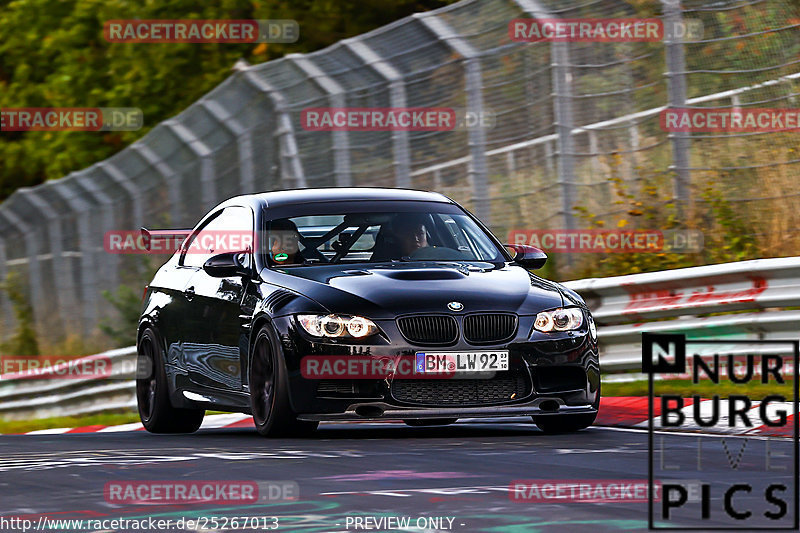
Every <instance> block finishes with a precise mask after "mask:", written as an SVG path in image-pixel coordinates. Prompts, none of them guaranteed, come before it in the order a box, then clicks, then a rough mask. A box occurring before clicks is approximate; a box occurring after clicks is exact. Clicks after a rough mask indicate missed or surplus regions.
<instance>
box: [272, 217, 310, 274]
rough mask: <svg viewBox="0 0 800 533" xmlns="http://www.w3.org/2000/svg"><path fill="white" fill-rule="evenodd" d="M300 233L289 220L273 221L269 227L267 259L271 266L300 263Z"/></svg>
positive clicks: (301, 258) (301, 256)
mask: <svg viewBox="0 0 800 533" xmlns="http://www.w3.org/2000/svg"><path fill="white" fill-rule="evenodd" d="M299 241H300V232H299V231H298V230H297V225H295V223H294V222H292V221H291V220H289V219H286V218H281V219H277V220H273V221H272V222H271V223H270V225H269V259H270V263H271V264H273V265H292V264H298V263H302V262H303V260H304V258H303V255H302V253H300V247H299V244H298V243H299Z"/></svg>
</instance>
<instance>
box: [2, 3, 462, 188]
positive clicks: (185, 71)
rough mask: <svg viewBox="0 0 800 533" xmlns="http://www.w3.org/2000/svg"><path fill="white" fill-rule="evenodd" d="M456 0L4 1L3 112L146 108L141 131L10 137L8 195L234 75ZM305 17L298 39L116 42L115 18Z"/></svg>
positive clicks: (124, 140)
mask: <svg viewBox="0 0 800 533" xmlns="http://www.w3.org/2000/svg"><path fill="white" fill-rule="evenodd" d="M451 2H452V0H343V1H339V2H331V1H329V0H299V1H297V0H292V1H289V0H276V1H268V2H261V1H258V0H210V1H208V2H196V1H194V0H170V1H169V2H138V1H133V0H106V1H102V2H101V1H99V0H59V1H56V2H54V1H52V0H14V1H11V0H0V109H1V108H19V107H138V108H140V109H142V111H143V112H144V116H145V127H144V128H143V129H141V130H140V131H137V132H106V133H97V132H5V133H2V134H0V201H2V200H3V199H4V198H6V197H8V196H9V195H10V194H11V193H12V192H14V190H16V189H17V188H19V187H25V186H33V185H37V184H39V183H42V182H43V181H45V180H48V179H57V178H61V177H63V176H65V175H67V174H68V173H69V172H71V171H74V170H79V169H82V168H85V167H88V166H90V165H92V164H93V163H96V162H97V161H101V160H103V159H105V158H107V157H109V156H111V155H113V154H114V153H116V152H118V151H119V150H121V149H122V148H124V147H125V146H127V145H129V144H130V143H132V142H133V141H135V140H137V139H138V138H140V137H141V136H143V135H144V134H145V133H147V131H149V129H150V128H152V127H153V126H155V125H156V124H158V123H159V122H161V121H162V120H165V119H167V118H169V117H171V116H174V115H176V114H177V113H179V112H180V111H182V110H183V109H185V108H186V107H188V106H189V105H190V104H191V103H192V102H194V101H195V100H197V99H198V98H200V97H201V96H202V95H203V94H205V93H207V92H208V91H210V90H211V89H213V88H214V87H215V86H217V85H218V84H219V83H221V82H222V81H223V80H224V79H225V78H226V77H228V76H229V75H230V74H231V67H232V66H233V65H234V63H235V62H236V61H237V60H238V59H240V58H243V59H245V60H247V61H248V62H249V63H251V64H255V63H261V62H264V61H268V60H270V59H274V58H276V57H281V56H283V55H285V54H286V53H290V52H310V51H313V50H317V49H319V48H322V47H325V46H327V45H330V44H333V43H335V42H336V41H339V40H340V39H343V38H346V37H351V36H354V35H358V34H361V33H364V32H366V31H369V30H371V29H374V28H377V27H379V26H382V25H385V24H387V23H389V22H392V21H394V20H396V19H398V18H402V17H404V16H406V15H410V14H412V13H414V12H418V11H425V10H428V9H432V8H437V7H441V6H443V5H445V4H448V3H451ZM279 18H280V19H295V20H297V21H298V22H299V24H300V39H299V41H298V42H296V43H292V44H263V43H254V44H134V43H109V42H107V41H106V40H105V39H104V37H103V24H104V22H105V21H107V20H114V19H279Z"/></svg>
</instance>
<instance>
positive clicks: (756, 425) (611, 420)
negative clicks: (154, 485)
mask: <svg viewBox="0 0 800 533" xmlns="http://www.w3.org/2000/svg"><path fill="white" fill-rule="evenodd" d="M701 402H702V403H701V407H700V415H701V417H702V418H703V419H704V420H707V419H709V418H710V416H711V409H712V403H711V401H710V400H701ZM727 403H728V402H727V400H720V409H719V410H720V416H719V420H718V421H717V423H716V424H715V425H714V427H711V428H704V427H700V426H698V425H693V424H689V423H687V422H684V423H683V424H682V425H681V427H679V428H675V429H677V430H681V431H698V432H704V433H722V434H734V435H762V436H779V437H791V436H792V432H793V424H794V415H793V414H791V413H792V412H793V409H794V408H793V405H792V403H791V402H772V403H770V404H769V406H768V407H767V408H766V413H767V416H768V418H769V419H770V420H774V419H777V415H776V413H777V412H778V411H779V410H784V411H785V412H786V413H787V423H786V425H785V426H779V427H769V426H766V425H761V424H760V421H761V418H760V415H759V409H760V404H761V402H758V401H754V402H753V403H752V406H751V409H750V410H749V411H746V414H747V416H748V419H749V420H750V421H751V422H752V424H753V425H752V426H745V425H743V424H742V421H741V419H740V418H739V417H737V418H736V420H735V424H734V425H733V426H729V425H728V406H727ZM693 409H694V406H693V404H692V400H691V399H688V398H685V399H684V407H683V409H682V410H683V412H684V414H685V415H686V421H689V420H692V410H693ZM660 414H661V405H660V403H659V402H655V404H654V405H653V415H654V417H655V418H654V419H653V427H654V428H656V429H660V425H661V419H660ZM470 420H472V421H480V420H481V419H477V418H473V419H470ZM494 420H498V419H492V421H494ZM484 421H488V420H484ZM648 422H649V420H648V402H647V398H646V397H639V396H631V397H628V396H619V397H610V398H601V400H600V414H599V415H598V417H597V421H596V422H595V425H596V426H615V427H626V428H641V429H646V428H647V427H648ZM336 423H337V424H342V423H345V424H352V423H353V422H336ZM364 423H372V424H375V423H379V424H392V425H395V424H402V422H399V421H380V422H368V421H365V422H364ZM328 424H330V422H328ZM223 428H253V417H252V416H250V415H245V414H240V413H231V414H223V415H208V416H206V417H205V419H204V420H203V424H202V425H201V426H200V429H223ZM127 431H144V427H142V424H140V423H138V422H137V423H134V424H122V425H119V426H85V427H78V428H57V429H42V430H38V431H31V432H29V433H25V435H60V434H68V433H118V432H127Z"/></svg>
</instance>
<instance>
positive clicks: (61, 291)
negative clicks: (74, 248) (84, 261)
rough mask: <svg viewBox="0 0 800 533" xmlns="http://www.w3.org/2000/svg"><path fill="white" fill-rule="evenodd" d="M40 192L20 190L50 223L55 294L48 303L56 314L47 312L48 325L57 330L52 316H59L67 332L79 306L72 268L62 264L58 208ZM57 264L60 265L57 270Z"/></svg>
mask: <svg viewBox="0 0 800 533" xmlns="http://www.w3.org/2000/svg"><path fill="white" fill-rule="evenodd" d="M38 191H39V189H35V190H34V189H32V188H29V187H23V188H21V189H19V191H18V192H19V194H20V196H21V197H23V198H25V201H26V202H28V203H29V204H30V205H31V206H32V207H33V208H34V210H35V211H37V212H38V213H41V214H42V217H43V219H45V220H46V221H47V222H46V227H47V237H48V240H49V241H50V242H49V244H50V248H49V250H48V252H49V255H50V261H51V265H52V271H53V278H54V279H53V285H55V294H54V295H49V298H48V302H49V303H51V304H52V308H51V309H52V310H53V311H55V313H52V314H51V313H48V315H47V316H48V319H47V322H48V324H49V325H50V331H51V332H52V330H53V329H58V326H57V325H56V324H54V323H53V322H52V321H51V320H50V317H52V316H57V317H59V318H60V324H59V325H60V326H61V327H62V331H63V332H66V331H67V330H68V329H69V328H70V327H71V326H72V323H71V322H72V320H71V319H72V318H74V309H75V307H76V303H77V301H76V299H75V297H74V296H75V294H74V292H73V288H74V287H70V285H72V280H73V276H72V269H71V265H69V263H63V264H59V262H60V261H61V258H62V256H63V252H64V249H63V242H64V239H63V234H62V232H61V228H62V224H61V220H60V217H59V216H58V214H57V213H56V210H55V208H54V207H53V206H51V205H50V202H48V201H47V200H45V199H44V198H42V197H41V195H39V194H38ZM56 265H58V267H57V266H56ZM53 296H55V298H53ZM54 326H55V328H54Z"/></svg>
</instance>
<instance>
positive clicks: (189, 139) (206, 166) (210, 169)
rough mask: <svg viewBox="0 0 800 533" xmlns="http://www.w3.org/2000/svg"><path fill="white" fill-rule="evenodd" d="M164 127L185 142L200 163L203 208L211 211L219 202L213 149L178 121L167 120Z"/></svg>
mask: <svg viewBox="0 0 800 533" xmlns="http://www.w3.org/2000/svg"><path fill="white" fill-rule="evenodd" d="M164 126H166V127H167V128H168V129H169V130H170V131H171V132H172V134H173V135H175V136H176V137H177V138H178V139H179V140H180V141H181V142H183V143H184V144H185V145H186V146H187V147H188V148H189V150H191V151H192V153H194V155H195V156H196V157H197V159H198V160H199V161H200V184H201V187H202V198H203V207H204V208H205V210H208V209H211V208H212V207H214V205H215V204H216V203H217V200H218V199H217V189H216V181H215V179H214V176H215V173H214V161H213V160H212V159H211V155H212V154H213V152H212V150H211V148H209V147H208V146H207V145H206V144H205V143H204V142H203V141H201V140H200V139H199V138H198V137H197V136H196V135H195V134H194V133H193V132H192V131H191V130H190V129H189V128H187V127H186V126H184V125H183V124H181V123H180V122H178V121H177V120H174V119H171V120H167V121H166V122H164Z"/></svg>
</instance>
